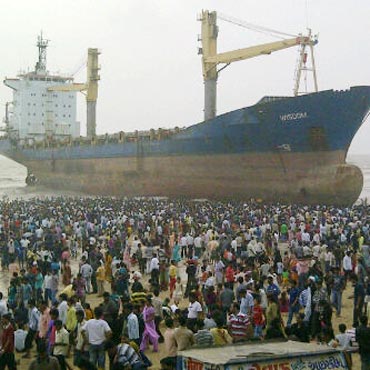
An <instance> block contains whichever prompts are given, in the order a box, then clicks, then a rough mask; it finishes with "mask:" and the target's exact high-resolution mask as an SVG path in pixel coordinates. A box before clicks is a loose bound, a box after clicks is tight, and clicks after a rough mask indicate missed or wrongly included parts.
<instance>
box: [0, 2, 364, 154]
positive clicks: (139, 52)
mask: <svg viewBox="0 0 370 370" xmlns="http://www.w3.org/2000/svg"><path fill="white" fill-rule="evenodd" d="M0 5H1V9H2V17H1V22H0V42H1V45H2V53H1V54H2V55H1V63H0V74H1V76H2V77H5V76H6V77H15V76H16V75H17V73H18V72H19V71H20V70H27V69H33V68H34V65H35V62H36V59H37V49H36V47H35V44H36V38H37V35H38V34H39V32H40V30H43V33H44V36H45V37H46V38H47V39H50V40H51V41H50V47H49V48H48V61H47V62H48V64H47V67H48V70H49V71H51V72H57V71H59V72H62V73H65V74H75V79H76V82H84V80H85V74H86V71H85V69H81V70H80V71H79V72H77V71H78V69H79V67H80V66H81V65H82V64H83V63H84V62H85V61H86V55H87V49H88V48H89V47H97V48H99V49H101V52H102V54H101V56H100V65H101V73H100V74H101V82H100V86H99V98H98V108H97V130H98V133H99V134H103V133H105V132H116V131H120V130H123V131H133V130H135V129H139V130H143V129H149V128H158V127H167V128H170V127H174V126H188V125H191V124H194V123H196V122H199V121H201V120H202V117H203V80H202V70H201V58H200V56H199V55H197V48H198V47H199V46H200V43H199V42H198V41H197V36H198V34H200V22H198V21H197V15H198V14H199V13H200V12H201V10H202V9H209V10H216V11H218V12H220V13H222V14H226V15H228V16H230V17H236V18H239V19H242V20H244V21H246V22H249V23H254V24H258V25H262V26H266V27H269V28H272V29H276V30H280V31H283V32H286V33H289V34H298V33H300V32H305V31H306V28H307V26H308V27H310V28H312V30H313V32H314V33H317V34H319V44H318V45H317V46H316V48H315V50H316V64H317V72H318V82H319V89H320V90H325V89H346V88H349V87H350V86H355V85H369V84H370V73H369V71H370V31H369V14H370V1H369V0H353V1H348V0H279V1H278V0H253V1H250V0H209V1H201V0H100V1H98V0H62V1H57V0H32V1H31V0H23V1H21V0H12V1H9V0H7V1H4V0H0ZM218 25H219V29H220V32H219V39H218V41H219V43H218V45H219V51H228V50H232V49H236V48H243V47H247V46H252V45H254V44H258V43H264V42H271V41H276V40H277V39H276V38H272V37H271V36H267V35H262V34H259V33H255V32H252V31H250V30H247V29H244V28H241V27H238V26H235V25H231V24H229V23H226V22H223V21H221V20H219V22H218ZM297 58H298V48H292V49H288V50H285V51H280V52H277V53H274V54H272V55H270V56H263V57H259V58H255V59H252V60H246V61H242V62H238V63H234V64H233V65H231V66H229V67H228V68H227V69H225V70H224V71H223V72H222V73H221V75H220V78H219V81H218V113H223V112H227V111H230V110H233V109H237V108H241V107H243V106H248V105H252V104H254V103H256V102H257V101H258V100H259V99H260V98H261V97H263V96H264V95H290V94H292V89H293V84H294V71H295V66H296V63H297ZM11 96H12V93H11V90H10V89H8V88H7V87H5V86H4V85H1V86H0V107H1V109H2V110H3V108H4V104H5V102H6V101H9V100H11ZM78 112H79V114H78V119H79V120H80V121H81V122H82V127H83V133H85V127H86V124H85V101H84V98H83V96H82V95H80V97H79V100H78ZM0 116H1V117H2V116H3V113H2V112H1V113H0ZM369 138H370V120H369V119H368V120H367V122H366V123H365V124H364V125H363V127H362V128H361V129H360V131H359V132H358V133H357V135H356V138H355V139H354V141H353V143H352V145H351V150H350V151H351V152H352V153H370V145H369V144H368V143H369V142H370V140H369Z"/></svg>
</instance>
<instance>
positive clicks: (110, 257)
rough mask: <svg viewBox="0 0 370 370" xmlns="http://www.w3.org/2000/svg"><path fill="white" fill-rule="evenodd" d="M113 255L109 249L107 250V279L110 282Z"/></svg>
mask: <svg viewBox="0 0 370 370" xmlns="http://www.w3.org/2000/svg"><path fill="white" fill-rule="evenodd" d="M112 260H113V259H112V255H111V254H110V253H109V251H106V252H105V280H106V281H108V282H109V283H110V282H111V281H112Z"/></svg>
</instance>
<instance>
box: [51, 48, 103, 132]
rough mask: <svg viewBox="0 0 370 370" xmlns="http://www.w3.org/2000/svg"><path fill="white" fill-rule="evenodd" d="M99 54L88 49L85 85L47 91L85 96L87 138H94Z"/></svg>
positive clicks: (94, 49)
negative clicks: (82, 94)
mask: <svg viewBox="0 0 370 370" xmlns="http://www.w3.org/2000/svg"><path fill="white" fill-rule="evenodd" d="M99 54H100V52H99V51H98V49H96V48H89V49H88V58H87V79H86V80H87V81H86V83H72V84H64V85H58V86H52V87H49V88H48V91H64V92H66V91H79V92H82V93H84V94H85V95H86V113H87V114H86V126H87V137H89V138H94V137H95V136H96V101H97V98H98V81H99V80H100V76H99V69H100V67H99V64H98V56H99Z"/></svg>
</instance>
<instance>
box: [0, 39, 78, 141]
mask: <svg viewBox="0 0 370 370" xmlns="http://www.w3.org/2000/svg"><path fill="white" fill-rule="evenodd" d="M47 44H48V41H47V40H43V39H42V36H40V37H39V38H38V43H37V46H38V48H39V60H38V62H37V63H36V67H35V71H33V72H29V73H24V74H20V75H18V78H13V79H12V78H5V80H4V84H5V85H6V86H8V87H10V88H11V89H13V102H12V103H11V104H10V106H9V105H8V108H7V113H6V118H5V121H6V123H7V131H8V134H9V136H10V137H11V138H14V139H17V140H22V141H23V140H24V141H25V142H29V143H30V142H33V141H41V140H44V139H49V140H50V139H53V140H58V141H59V140H65V139H68V138H75V137H79V136H80V123H79V122H77V121H76V91H55V90H53V88H55V87H62V86H68V85H72V84H73V78H72V77H62V76H57V75H52V74H50V73H49V72H48V71H47V70H46V48H47ZM66 90H68V89H66Z"/></svg>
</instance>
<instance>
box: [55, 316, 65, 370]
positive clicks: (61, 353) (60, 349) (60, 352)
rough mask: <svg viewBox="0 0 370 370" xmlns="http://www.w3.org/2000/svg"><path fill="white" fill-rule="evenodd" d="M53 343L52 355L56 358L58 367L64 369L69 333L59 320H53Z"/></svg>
mask: <svg viewBox="0 0 370 370" xmlns="http://www.w3.org/2000/svg"><path fill="white" fill-rule="evenodd" d="M55 329H56V330H55V343H54V346H53V355H54V356H55V357H56V358H57V359H58V361H59V364H60V368H61V369H62V370H63V369H66V360H65V358H66V356H67V353H68V347H69V333H68V331H67V329H65V328H64V327H63V324H62V321H61V320H56V321H55Z"/></svg>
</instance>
